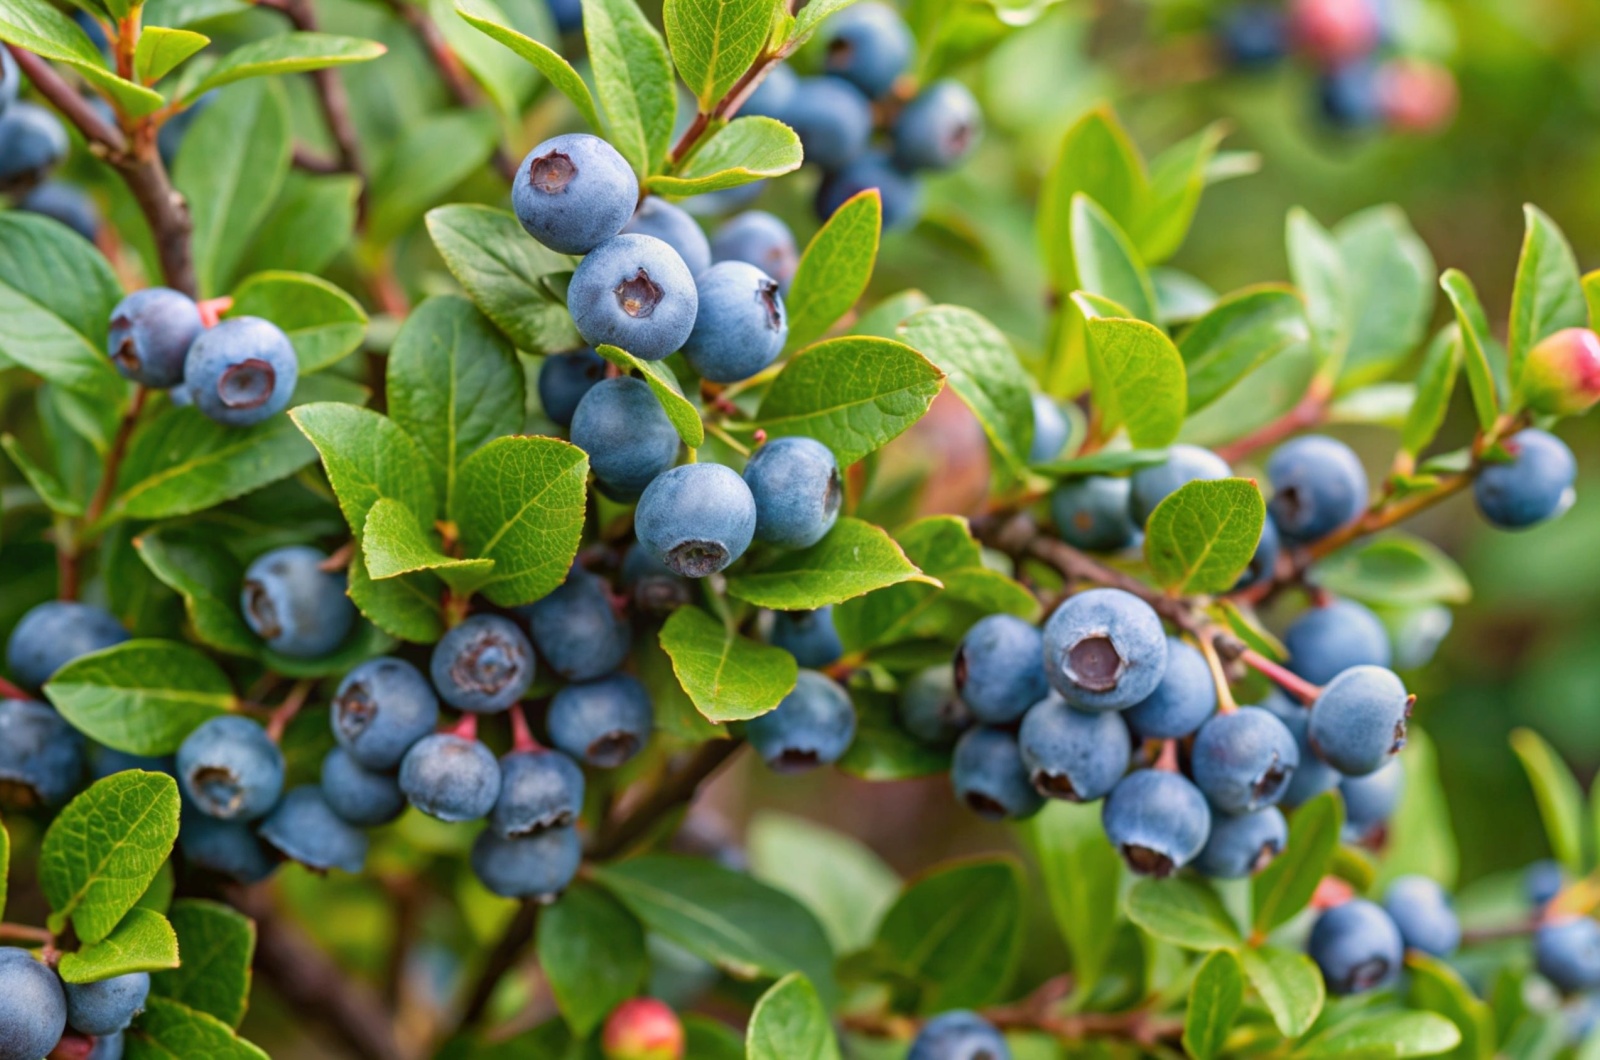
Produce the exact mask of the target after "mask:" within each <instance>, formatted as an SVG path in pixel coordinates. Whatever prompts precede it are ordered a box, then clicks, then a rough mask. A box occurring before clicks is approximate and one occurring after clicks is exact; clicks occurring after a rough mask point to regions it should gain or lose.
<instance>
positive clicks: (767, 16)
mask: <svg viewBox="0 0 1600 1060" xmlns="http://www.w3.org/2000/svg"><path fill="white" fill-rule="evenodd" d="M776 14H777V5H776V4H775V3H774V2H773V0H666V3H665V4H664V5H663V6H662V9H661V21H662V23H663V25H665V26H666V30H667V44H668V46H669V47H671V49H672V59H673V61H674V62H675V63H677V64H678V74H679V75H680V76H681V77H682V78H683V83H684V84H686V85H688V86H689V92H690V94H691V95H693V96H694V98H695V99H696V100H697V101H698V102H699V104H700V112H701V113H702V114H710V113H711V108H712V106H713V105H714V104H715V103H716V102H717V101H718V100H719V99H721V98H722V97H723V96H724V95H726V94H727V92H728V89H730V88H732V87H733V84H734V82H735V81H737V80H739V78H741V77H743V76H744V73H745V71H746V70H748V69H750V67H751V66H752V65H754V64H755V61H756V58H757V57H758V56H759V55H760V54H761V50H762V48H763V47H764V46H765V45H766V43H767V34H768V32H769V31H770V30H771V29H772V20H773V16H774V15H776Z"/></svg>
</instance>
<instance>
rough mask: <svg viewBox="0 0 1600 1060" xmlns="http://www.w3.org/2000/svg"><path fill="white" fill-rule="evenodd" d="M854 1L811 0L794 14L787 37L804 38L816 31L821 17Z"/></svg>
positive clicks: (840, 9)
mask: <svg viewBox="0 0 1600 1060" xmlns="http://www.w3.org/2000/svg"><path fill="white" fill-rule="evenodd" d="M855 2H856V0H812V2H811V3H809V4H807V5H806V6H805V7H802V8H801V9H800V12H799V14H797V15H795V19H794V32H793V33H791V34H790V36H789V39H790V40H793V41H803V40H805V39H806V38H808V37H810V36H811V34H813V33H815V32H816V31H817V27H818V26H820V25H822V20H823V19H825V18H827V17H828V16H829V15H833V14H837V13H838V12H840V11H843V10H844V9H845V8H847V7H849V6H850V5H851V4H853V3H855Z"/></svg>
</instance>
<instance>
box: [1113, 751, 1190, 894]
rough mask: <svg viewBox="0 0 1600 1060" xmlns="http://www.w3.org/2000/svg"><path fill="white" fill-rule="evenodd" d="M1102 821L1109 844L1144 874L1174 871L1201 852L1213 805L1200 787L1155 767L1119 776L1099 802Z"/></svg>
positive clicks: (1162, 873) (1132, 866) (1131, 865)
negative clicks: (1201, 792)
mask: <svg viewBox="0 0 1600 1060" xmlns="http://www.w3.org/2000/svg"><path fill="white" fill-rule="evenodd" d="M1100 821H1101V824H1102V825H1103V826H1104V827H1105V830H1106V836H1107V838H1109V839H1110V840H1111V845H1112V846H1114V847H1115V848H1116V849H1117V851H1118V853H1120V854H1121V855H1122V859H1123V861H1125V862H1127V864H1128V867H1129V868H1130V869H1132V870H1133V871H1134V872H1136V873H1138V874H1140V875H1141V876H1156V877H1166V876H1171V875H1172V874H1173V873H1174V872H1177V871H1178V870H1179V869H1181V868H1183V867H1184V866H1185V865H1187V864H1189V862H1191V861H1193V860H1194V859H1195V858H1196V857H1198V856H1199V854H1200V851H1201V850H1203V849H1205V845H1206V840H1207V838H1209V837H1210V835H1211V810H1210V808H1209V807H1208V806H1207V805H1206V797H1205V796H1204V795H1202V794H1200V789H1199V788H1197V787H1195V786H1194V785H1193V784H1191V783H1190V782H1189V780H1188V779H1187V778H1186V777H1183V776H1180V775H1179V774H1177V773H1168V772H1165V771H1163V770H1157V769H1141V770H1138V771H1136V772H1133V773H1129V774H1128V775H1127V776H1125V777H1123V778H1122V779H1121V780H1120V781H1118V782H1117V786H1116V787H1114V788H1112V789H1111V794H1110V795H1107V796H1106V800H1105V802H1104V804H1103V805H1102V806H1101V808H1100Z"/></svg>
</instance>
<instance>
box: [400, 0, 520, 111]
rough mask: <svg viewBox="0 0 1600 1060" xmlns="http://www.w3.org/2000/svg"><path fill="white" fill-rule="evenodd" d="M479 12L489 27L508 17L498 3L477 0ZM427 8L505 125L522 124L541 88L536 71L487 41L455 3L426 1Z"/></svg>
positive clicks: (436, 0)
mask: <svg viewBox="0 0 1600 1060" xmlns="http://www.w3.org/2000/svg"><path fill="white" fill-rule="evenodd" d="M477 3H478V6H479V10H481V11H482V12H483V13H484V17H485V19H486V20H487V21H489V22H490V23H504V22H506V21H507V18H506V14H505V12H504V11H502V10H501V9H500V5H499V4H498V3H497V2H496V0H477ZM425 6H426V8H427V10H428V13H429V14H430V15H431V16H432V17H433V21H434V24H435V25H437V26H438V27H439V31H440V33H441V34H443V36H444V39H445V43H446V44H448V45H449V46H450V50H451V51H452V52H454V53H455V57H456V60H457V61H458V62H460V64H461V65H462V66H463V67H465V68H466V71H467V73H468V74H470V75H471V77H472V79H473V80H474V81H476V82H477V83H478V86H479V87H480V88H481V89H482V90H483V94H484V96H485V97H486V98H487V99H488V100H489V102H491V103H492V104H494V108H495V110H496V111H498V112H499V114H500V118H501V120H502V121H505V122H509V123H511V124H512V125H513V126H514V125H515V123H517V122H518V121H520V120H521V118H522V110H523V107H524V106H525V105H526V104H527V102H528V101H529V99H530V98H531V97H532V96H533V92H534V89H535V88H536V87H538V84H539V74H538V72H537V70H535V69H533V68H532V67H530V65H529V64H528V63H526V62H523V61H522V59H521V57H520V56H518V55H516V54H513V53H511V52H508V51H507V50H506V49H505V48H503V47H497V46H496V45H495V43H493V42H492V41H490V40H488V39H486V38H485V35H484V34H482V33H480V32H477V30H476V27H473V26H470V25H468V24H467V22H466V20H465V19H463V18H461V17H459V16H458V15H457V13H456V7H455V5H454V3H453V0H427V3H426V5H425Z"/></svg>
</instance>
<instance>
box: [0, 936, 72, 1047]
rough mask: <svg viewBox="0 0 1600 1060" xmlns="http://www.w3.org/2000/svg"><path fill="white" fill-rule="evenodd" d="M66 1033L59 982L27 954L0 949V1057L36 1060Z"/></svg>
mask: <svg viewBox="0 0 1600 1060" xmlns="http://www.w3.org/2000/svg"><path fill="white" fill-rule="evenodd" d="M66 1029H67V998H66V994H65V992H64V991H63V990H62V988H61V980H60V979H58V978H56V973H55V972H54V971H52V970H51V969H50V968H48V967H47V966H46V965H45V964H44V963H43V962H41V961H39V960H37V959H36V958H35V957H34V956H33V954H31V953H29V952H28V951H27V950H23V949H17V948H15V947H13V946H0V1057H5V1058H6V1060H40V1058H41V1057H43V1056H44V1055H45V1054H47V1053H49V1052H50V1051H51V1050H52V1049H54V1048H55V1047H56V1043H57V1042H59V1041H60V1040H61V1035H62V1034H63V1033H64V1032H65V1031H66Z"/></svg>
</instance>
